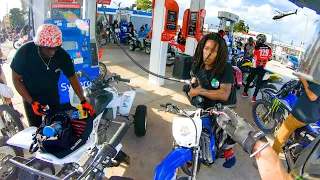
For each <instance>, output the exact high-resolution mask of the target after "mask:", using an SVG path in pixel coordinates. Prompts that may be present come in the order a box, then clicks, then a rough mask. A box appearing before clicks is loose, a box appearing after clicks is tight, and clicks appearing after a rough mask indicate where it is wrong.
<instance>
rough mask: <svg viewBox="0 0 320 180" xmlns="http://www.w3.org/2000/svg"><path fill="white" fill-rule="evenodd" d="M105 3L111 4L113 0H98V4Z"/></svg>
mask: <svg viewBox="0 0 320 180" xmlns="http://www.w3.org/2000/svg"><path fill="white" fill-rule="evenodd" d="M102 3H103V4H104V5H110V4H111V0H98V4H102Z"/></svg>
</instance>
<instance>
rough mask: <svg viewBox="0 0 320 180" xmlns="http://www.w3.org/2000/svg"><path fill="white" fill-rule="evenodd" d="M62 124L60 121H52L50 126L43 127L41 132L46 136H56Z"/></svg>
mask: <svg viewBox="0 0 320 180" xmlns="http://www.w3.org/2000/svg"><path fill="white" fill-rule="evenodd" d="M61 128H62V126H61V123H60V122H53V123H52V124H51V125H50V126H46V127H44V128H43V130H42V133H43V135H44V136H46V137H53V136H56V135H57V134H58V133H59V131H60V130H61Z"/></svg>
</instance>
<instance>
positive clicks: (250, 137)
mask: <svg viewBox="0 0 320 180" xmlns="http://www.w3.org/2000/svg"><path fill="white" fill-rule="evenodd" d="M217 122H218V124H219V126H220V127H221V128H222V129H223V130H224V131H226V132H227V133H228V134H229V136H231V138H232V139H233V140H234V141H235V142H236V143H238V144H239V145H240V146H241V147H242V148H243V150H244V151H245V152H247V153H249V154H252V153H253V147H254V146H255V144H256V142H257V141H258V140H262V141H267V139H266V138H265V134H264V133H263V132H262V131H256V130H254V129H253V127H252V126H250V124H248V123H247V122H246V121H245V119H244V118H242V117H240V116H239V115H238V114H237V113H235V112H234V111H232V110H231V109H229V108H227V107H224V108H223V112H222V113H221V114H220V115H219V118H218V119H217Z"/></svg>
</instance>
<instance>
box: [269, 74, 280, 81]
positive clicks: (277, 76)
mask: <svg viewBox="0 0 320 180" xmlns="http://www.w3.org/2000/svg"><path fill="white" fill-rule="evenodd" d="M270 79H271V81H273V82H281V81H282V80H283V79H282V77H281V76H279V75H278V74H274V73H272V74H270Z"/></svg>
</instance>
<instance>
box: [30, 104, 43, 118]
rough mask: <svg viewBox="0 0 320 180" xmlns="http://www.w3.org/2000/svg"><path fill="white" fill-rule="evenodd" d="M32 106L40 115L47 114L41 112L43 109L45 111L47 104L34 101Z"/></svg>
mask: <svg viewBox="0 0 320 180" xmlns="http://www.w3.org/2000/svg"><path fill="white" fill-rule="evenodd" d="M31 107H32V110H33V112H34V113H35V114H36V115H38V116H45V114H43V113H41V111H44V109H45V106H43V105H41V104H40V103H39V102H37V101H32V102H31Z"/></svg>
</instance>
